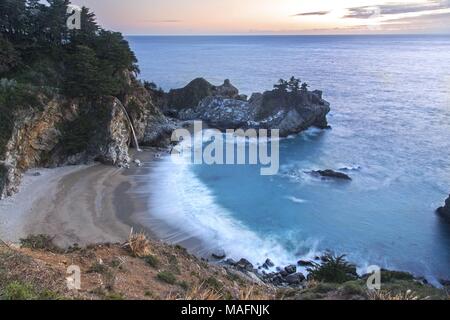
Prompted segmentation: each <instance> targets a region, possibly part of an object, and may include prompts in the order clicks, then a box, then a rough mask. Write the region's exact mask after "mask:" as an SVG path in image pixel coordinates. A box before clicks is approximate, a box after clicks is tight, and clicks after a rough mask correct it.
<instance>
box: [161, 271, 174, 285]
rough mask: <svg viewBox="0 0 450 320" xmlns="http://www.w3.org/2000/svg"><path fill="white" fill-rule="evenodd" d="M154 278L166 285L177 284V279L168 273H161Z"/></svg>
mask: <svg viewBox="0 0 450 320" xmlns="http://www.w3.org/2000/svg"><path fill="white" fill-rule="evenodd" d="M156 277H157V279H158V280H160V281H162V282H165V283H168V284H175V283H176V282H177V277H175V275H174V274H173V273H172V272H169V271H161V272H160V273H158V275H157V276H156Z"/></svg>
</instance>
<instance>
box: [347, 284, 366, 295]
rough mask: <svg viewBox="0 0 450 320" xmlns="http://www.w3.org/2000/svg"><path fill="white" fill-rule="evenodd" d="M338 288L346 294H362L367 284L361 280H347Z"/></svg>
mask: <svg viewBox="0 0 450 320" xmlns="http://www.w3.org/2000/svg"><path fill="white" fill-rule="evenodd" d="M340 289H341V290H342V292H343V293H344V294H346V295H350V296H354V295H359V296H362V295H364V294H365V290H366V289H367V286H366V284H365V283H364V282H361V281H349V282H346V283H344V284H343V285H342V287H341V288H340Z"/></svg>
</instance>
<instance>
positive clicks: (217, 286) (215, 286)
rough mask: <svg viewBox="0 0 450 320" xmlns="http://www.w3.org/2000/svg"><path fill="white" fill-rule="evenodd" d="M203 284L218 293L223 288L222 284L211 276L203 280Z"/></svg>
mask: <svg viewBox="0 0 450 320" xmlns="http://www.w3.org/2000/svg"><path fill="white" fill-rule="evenodd" d="M205 284H206V285H207V286H208V287H210V288H211V289H214V290H216V291H220V290H221V289H222V288H223V284H222V283H220V282H219V280H217V279H216V278H214V277H212V276H211V277H209V278H208V279H206V280H205Z"/></svg>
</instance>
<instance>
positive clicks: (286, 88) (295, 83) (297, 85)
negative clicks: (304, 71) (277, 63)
mask: <svg viewBox="0 0 450 320" xmlns="http://www.w3.org/2000/svg"><path fill="white" fill-rule="evenodd" d="M273 87H274V89H275V91H277V92H278V93H287V92H290V93H292V94H294V95H295V94H297V93H299V92H305V91H308V89H307V88H308V84H307V83H306V82H304V83H302V81H301V80H300V79H298V78H296V77H294V76H292V77H291V78H290V79H289V80H284V79H280V80H278V83H276V84H275V85H274V86H273Z"/></svg>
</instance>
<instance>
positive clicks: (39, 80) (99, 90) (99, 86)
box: [0, 0, 138, 97]
mask: <svg viewBox="0 0 450 320" xmlns="http://www.w3.org/2000/svg"><path fill="white" fill-rule="evenodd" d="M48 3H49V4H48V5H45V4H42V3H41V2H39V1H37V0H4V1H2V2H1V4H0V6H1V7H0V31H1V36H0V57H2V59H0V60H1V61H2V62H1V64H0V78H9V79H15V80H16V81H17V82H18V83H19V84H31V85H34V86H39V87H43V86H44V87H52V88H54V89H57V90H58V91H61V92H63V93H65V94H66V95H68V96H75V97H79V96H88V97H92V96H102V95H118V94H119V93H120V92H121V91H123V90H124V89H125V85H126V84H125V82H124V81H123V77H122V74H121V71H123V70H129V71H138V68H137V65H136V62H137V60H136V57H135V55H134V53H133V52H132V51H131V50H130V48H129V45H128V43H127V41H125V40H124V38H123V37H122V35H121V34H120V33H117V32H111V31H107V30H104V29H102V28H101V27H99V26H98V25H97V23H96V21H95V19H96V18H95V15H94V14H93V13H92V12H90V11H89V9H87V8H82V10H81V28H80V29H73V30H69V28H68V26H67V21H68V19H69V17H70V14H68V13H67V12H68V6H69V5H70V1H68V0H49V1H48Z"/></svg>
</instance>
